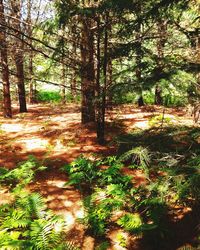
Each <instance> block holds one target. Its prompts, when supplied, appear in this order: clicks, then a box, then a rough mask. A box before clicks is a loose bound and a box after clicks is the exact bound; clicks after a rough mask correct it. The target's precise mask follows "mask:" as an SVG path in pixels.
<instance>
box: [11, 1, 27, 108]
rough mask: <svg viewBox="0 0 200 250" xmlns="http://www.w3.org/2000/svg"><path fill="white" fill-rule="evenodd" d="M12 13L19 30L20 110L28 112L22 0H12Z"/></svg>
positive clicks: (15, 48)
mask: <svg viewBox="0 0 200 250" xmlns="http://www.w3.org/2000/svg"><path fill="white" fill-rule="evenodd" d="M11 7H12V15H13V18H14V19H13V21H12V25H13V27H14V28H15V29H16V30H17V31H15V37H17V38H18V39H17V40H16V43H15V45H14V60H15V65H16V73H17V86H18V96H19V107H20V112H21V113H23V112H27V107H26V92H25V83H24V57H23V41H22V37H21V34H20V32H19V31H21V26H20V19H21V14H20V11H21V1H20V0H12V1H11Z"/></svg>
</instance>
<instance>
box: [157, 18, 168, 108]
mask: <svg viewBox="0 0 200 250" xmlns="http://www.w3.org/2000/svg"><path fill="white" fill-rule="evenodd" d="M157 27H158V35H159V38H158V41H157V52H158V62H157V68H158V70H157V72H158V74H161V73H162V72H163V67H164V65H163V58H164V48H165V43H166V31H167V26H166V23H165V22H164V21H163V20H160V21H159V22H158V23H157ZM154 103H155V105H162V104H163V98H162V88H161V86H160V84H156V88H155V101H154Z"/></svg>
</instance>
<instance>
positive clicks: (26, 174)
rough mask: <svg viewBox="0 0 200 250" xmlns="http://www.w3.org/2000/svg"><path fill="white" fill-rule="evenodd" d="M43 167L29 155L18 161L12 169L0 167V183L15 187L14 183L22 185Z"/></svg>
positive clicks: (43, 167)
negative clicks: (26, 158)
mask: <svg viewBox="0 0 200 250" xmlns="http://www.w3.org/2000/svg"><path fill="white" fill-rule="evenodd" d="M45 169H46V167H45V166H42V165H41V164H40V163H39V162H38V161H37V160H36V158H35V157H33V156H29V159H28V160H27V161H25V162H22V163H19V165H18V166H17V167H16V168H14V169H12V170H8V169H6V168H0V173H1V175H0V185H3V184H5V185H8V184H9V185H10V186H11V187H15V186H16V185H20V186H21V187H24V186H26V185H27V184H29V183H30V182H32V181H33V179H34V177H35V174H36V173H37V172H38V171H43V170H45Z"/></svg>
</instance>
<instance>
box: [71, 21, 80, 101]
mask: <svg viewBox="0 0 200 250" xmlns="http://www.w3.org/2000/svg"><path fill="white" fill-rule="evenodd" d="M71 33H72V37H73V43H72V46H73V50H72V53H73V57H74V59H75V60H77V43H78V42H79V41H78V38H77V36H76V35H75V34H76V33H77V18H74V25H73V26H72V29H71ZM75 67H76V65H75V64H74V63H73V68H72V69H71V70H72V74H71V84H70V87H71V95H72V98H73V101H75V100H76V97H77V91H76V89H77V80H76V79H77V72H76V70H75Z"/></svg>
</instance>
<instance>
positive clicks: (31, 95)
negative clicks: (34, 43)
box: [28, 51, 36, 104]
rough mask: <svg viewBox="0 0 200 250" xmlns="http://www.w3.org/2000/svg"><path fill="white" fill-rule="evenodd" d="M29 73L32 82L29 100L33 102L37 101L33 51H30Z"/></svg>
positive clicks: (30, 83)
mask: <svg viewBox="0 0 200 250" xmlns="http://www.w3.org/2000/svg"><path fill="white" fill-rule="evenodd" d="M28 69H29V75H30V82H29V102H30V103H31V104H33V103H35V102H36V100H35V99H36V97H35V91H34V84H33V52H32V51H30V53H29V67H28Z"/></svg>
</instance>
